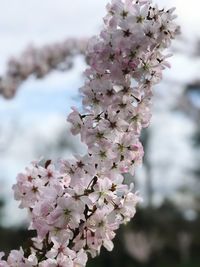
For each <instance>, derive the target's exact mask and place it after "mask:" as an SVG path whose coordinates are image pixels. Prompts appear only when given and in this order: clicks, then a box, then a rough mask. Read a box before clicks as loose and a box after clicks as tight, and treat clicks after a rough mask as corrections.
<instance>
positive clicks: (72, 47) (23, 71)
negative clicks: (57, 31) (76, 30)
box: [0, 38, 87, 98]
mask: <svg viewBox="0 0 200 267" xmlns="http://www.w3.org/2000/svg"><path fill="white" fill-rule="evenodd" d="M86 45H87V39H86V38H85V39H83V38H82V39H75V38H71V39H66V40H65V41H64V42H60V43H55V44H51V45H45V46H43V47H41V48H37V47H34V46H33V45H30V46H28V48H26V50H25V51H24V52H23V53H22V54H21V56H20V57H19V58H15V57H12V58H11V59H10V60H9V61H8V64H7V70H6V74H5V75H4V76H2V77H0V95H2V96H3V97H5V98H12V97H13V96H14V95H15V94H16V91H17V89H18V88H19V86H20V85H21V84H22V82H23V81H25V80H26V79H27V78H28V77H30V76H31V75H32V76H35V77H36V78H42V77H44V76H45V75H47V74H48V73H49V72H50V71H52V70H55V69H57V70H62V71H66V70H68V69H71V67H72V66H73V61H72V59H73V57H74V56H76V55H78V54H84V53H85V50H86Z"/></svg>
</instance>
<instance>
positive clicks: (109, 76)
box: [0, 0, 179, 267]
mask: <svg viewBox="0 0 200 267" xmlns="http://www.w3.org/2000/svg"><path fill="white" fill-rule="evenodd" d="M107 10H108V14H107V15H106V17H105V18H104V23H105V25H104V28H103V30H102V32H101V33H100V35H99V36H97V37H94V38H92V39H91V40H90V41H89V44H88V49H87V59H88V63H89V68H88V69H87V70H86V71H85V76H86V79H85V84H84V86H83V87H82V88H81V89H80V91H81V94H82V97H83V109H82V112H80V111H79V110H77V109H76V108H73V109H72V112H71V114H70V115H69V116H68V121H69V122H70V123H71V125H72V133H73V134H74V135H77V134H80V136H81V140H82V142H83V143H84V144H85V145H86V146H87V147H88V152H87V153H86V154H85V155H75V156H74V158H73V159H69V160H67V159H62V160H59V161H58V162H52V161H51V160H47V161H46V162H44V161H39V162H33V163H32V165H31V167H29V168H27V169H26V170H25V172H24V173H23V174H19V175H18V177H17V183H16V184H15V185H14V186H13V189H14V192H15V198H16V199H17V200H20V207H21V208H27V209H28V211H29V214H30V219H31V223H30V227H29V228H30V229H33V230H35V231H36V232H37V237H35V238H33V239H32V245H31V246H30V248H29V249H28V250H27V249H26V250H23V249H20V250H19V251H11V253H10V255H9V256H8V259H7V261H3V260H0V266H5V267H6V266H11V267H12V266H13V267H14V266H17V264H18V265H20V266H24V267H25V266H27V267H29V266H34V267H36V266H39V267H47V266H48V267H49V266H50V267H56V266H63V267H64V266H70V267H71V266H72V267H75V266H81V267H83V266H85V265H86V263H87V259H88V256H92V257H95V256H97V255H98V254H99V253H100V251H101V247H102V246H104V247H105V248H106V249H107V250H109V251H111V250H112V249H113V239H114V237H115V235H116V230H117V229H118V228H119V227H120V225H121V224H125V223H127V222H129V221H130V220H131V219H132V218H133V217H134V215H135V212H136V205H137V203H138V202H139V201H140V200H141V198H140V196H139V195H138V193H137V192H135V191H134V187H133V184H130V185H129V184H126V183H125V179H124V174H126V173H129V174H132V175H133V174H134V172H135V169H136V166H138V165H140V164H141V163H142V158H143V154H144V152H143V147H142V144H141V142H140V139H139V138H140V134H141V130H142V129H143V128H144V127H147V126H148V125H149V121H150V118H151V99H152V95H153V92H152V88H153V85H155V84H156V83H158V82H159V81H160V80H161V78H162V71H163V70H164V69H165V68H166V67H168V66H169V65H168V63H167V62H166V58H167V56H166V55H165V54H164V53H163V51H164V49H165V48H167V47H169V45H170V43H171V40H172V39H174V37H175V35H176V34H177V33H178V32H179V28H178V27H177V25H176V24H175V23H174V21H173V20H174V19H175V16H174V15H173V11H174V10H173V9H170V10H164V9H159V8H158V7H157V6H156V5H153V4H152V3H151V1H139V0H137V1H132V0H125V1H122V0H113V1H112V2H111V4H109V5H108V6H107ZM0 256H3V254H1V255H0Z"/></svg>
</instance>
